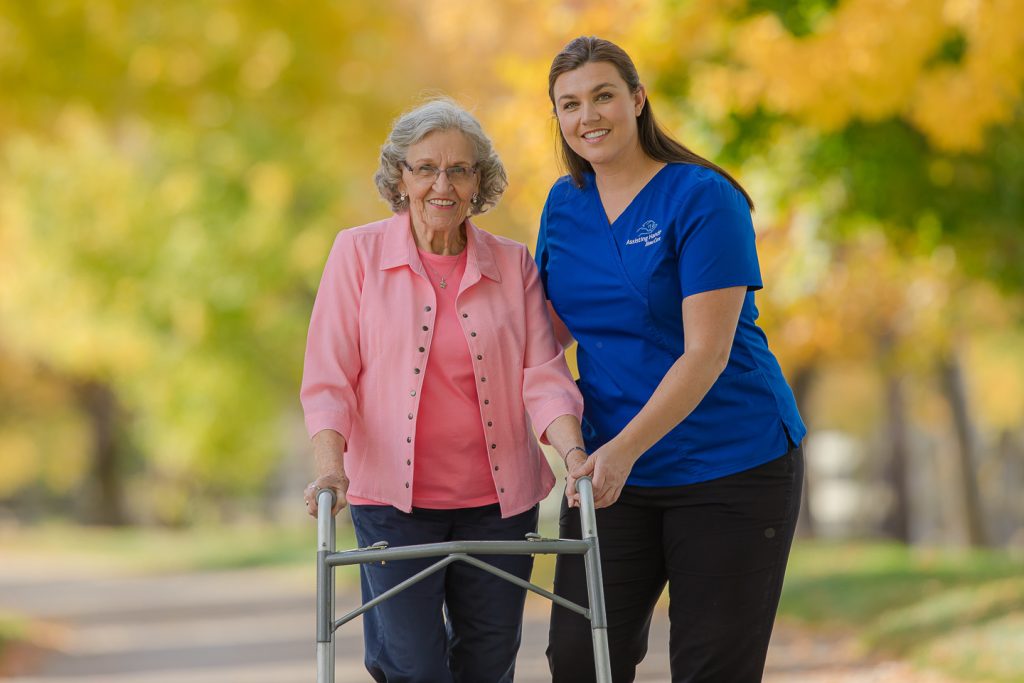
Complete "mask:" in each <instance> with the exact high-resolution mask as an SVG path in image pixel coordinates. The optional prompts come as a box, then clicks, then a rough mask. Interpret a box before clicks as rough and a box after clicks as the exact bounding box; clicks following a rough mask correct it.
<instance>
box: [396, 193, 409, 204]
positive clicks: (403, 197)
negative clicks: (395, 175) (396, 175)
mask: <svg viewBox="0 0 1024 683" xmlns="http://www.w3.org/2000/svg"><path fill="white" fill-rule="evenodd" d="M408 198H409V197H408V196H407V195H406V194H405V193H404V192H402V193H401V194H399V195H398V203H399V204H404V203H405V200H406V199H408Z"/></svg>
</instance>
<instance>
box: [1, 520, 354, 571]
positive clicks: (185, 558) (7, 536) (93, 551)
mask: <svg viewBox="0 0 1024 683" xmlns="http://www.w3.org/2000/svg"><path fill="white" fill-rule="evenodd" d="M353 545H354V540H353V537H352V533H351V528H350V527H349V526H348V525H344V524H341V525H339V529H338V548H339V549H342V548H351V547H353ZM0 549H2V550H3V552H5V553H19V554H22V555H29V556H31V555H40V556H42V555H46V554H49V553H53V552H61V553H65V554H67V555H69V556H72V557H74V558H75V561H76V562H80V563H85V564H86V565H90V566H94V567H100V568H103V567H110V568H116V569H118V570H121V571H130V572H143V573H151V572H178V571H204V570H217V569H239V568H243V567H259V566H282V565H303V564H308V565H310V566H312V563H313V559H314V557H315V554H316V525H315V524H314V523H313V522H312V521H310V523H309V524H308V525H302V526H296V527H278V526H269V525H255V524H252V525H245V526H239V527H230V528H228V527H207V528H198V529H187V530H166V529H148V528H98V527H76V526H68V525H63V524H54V525H42V526H35V527H32V528H31V529H16V530H11V529H8V530H4V531H2V532H0Z"/></svg>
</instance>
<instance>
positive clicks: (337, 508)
mask: <svg viewBox="0 0 1024 683" xmlns="http://www.w3.org/2000/svg"><path fill="white" fill-rule="evenodd" d="M323 489H330V490H332V491H334V507H333V508H332V509H331V515H332V516H335V515H337V514H338V513H339V512H341V510H342V508H344V507H345V506H346V505H348V478H347V477H345V475H343V474H322V475H320V476H319V477H317V478H316V479H314V480H313V481H311V482H310V483H309V485H308V486H307V487H306V489H305V491H303V493H302V496H303V498H305V499H306V512H308V513H309V516H310V517H312V518H313V519H316V518H317V513H318V507H319V506H318V505H317V500H316V498H317V492H319V491H321V490H323Z"/></svg>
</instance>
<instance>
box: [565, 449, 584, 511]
mask: <svg viewBox="0 0 1024 683" xmlns="http://www.w3.org/2000/svg"><path fill="white" fill-rule="evenodd" d="M586 462H587V454H586V453H584V452H582V451H578V450H577V451H573V452H572V453H570V454H569V455H568V456H566V458H565V470H566V472H565V500H566V502H567V503H568V504H569V507H571V508H574V507H579V505H580V496H579V494H578V493H576V480H577V479H579V478H580V477H581V476H583V475H582V474H578V475H576V476H573V472H575V471H576V470H577V469H579V468H580V467H581V466H583V464H584V463H586Z"/></svg>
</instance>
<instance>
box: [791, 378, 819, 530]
mask: <svg viewBox="0 0 1024 683" xmlns="http://www.w3.org/2000/svg"><path fill="white" fill-rule="evenodd" d="M817 374H818V371H817V368H815V366H813V365H804V366H801V367H799V368H797V371H796V372H795V373H794V374H793V382H792V388H793V397H794V398H795V399H796V406H797V408H798V409H799V410H800V416H801V417H802V418H803V420H804V424H806V425H808V430H809V429H810V419H809V417H810V403H811V402H810V394H811V387H812V386H813V385H814V379H815V377H816V376H817ZM805 455H806V454H805ZM811 486H812V483H811V468H810V467H808V466H807V463H806V461H805V463H804V487H803V491H802V492H801V499H800V516H799V517H797V520H796V534H797V536H800V537H801V538H814V537H815V536H817V535H818V534H817V528H816V525H815V523H814V514H813V513H812V512H811Z"/></svg>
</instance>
